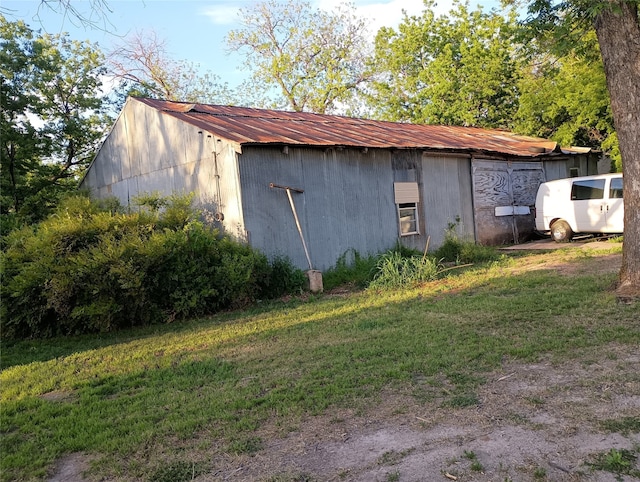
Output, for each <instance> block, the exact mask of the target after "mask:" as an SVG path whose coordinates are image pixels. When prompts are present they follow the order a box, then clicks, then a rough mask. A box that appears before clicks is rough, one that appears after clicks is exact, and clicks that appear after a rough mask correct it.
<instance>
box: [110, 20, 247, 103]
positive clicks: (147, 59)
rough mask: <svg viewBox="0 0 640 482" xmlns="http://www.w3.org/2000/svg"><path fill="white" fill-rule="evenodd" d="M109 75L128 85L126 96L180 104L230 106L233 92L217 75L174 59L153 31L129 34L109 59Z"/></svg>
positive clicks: (232, 100)
mask: <svg viewBox="0 0 640 482" xmlns="http://www.w3.org/2000/svg"><path fill="white" fill-rule="evenodd" d="M108 64H109V70H110V72H111V73H112V74H113V75H114V76H115V77H116V78H119V79H121V80H122V81H124V82H125V84H126V85H128V86H129V93H131V94H133V95H141V96H145V97H155V98H161V99H167V100H174V101H182V102H199V103H203V104H233V103H235V102H234V98H233V93H232V92H231V90H230V89H229V88H228V86H227V85H226V84H221V83H220V79H219V77H218V76H217V75H215V74H213V73H211V72H206V73H204V74H202V73H200V71H199V69H198V66H197V65H195V64H193V63H191V62H187V61H182V60H175V59H173V58H172V57H171V54H170V53H169V51H168V48H167V45H166V41H165V40H164V39H161V38H159V37H158V35H157V34H156V33H155V32H154V31H146V32H144V31H140V32H134V33H133V34H131V35H129V36H128V37H127V38H126V39H125V40H124V41H123V42H122V43H121V44H120V45H119V46H117V47H115V48H114V49H113V51H112V52H111V53H110V54H109V56H108Z"/></svg>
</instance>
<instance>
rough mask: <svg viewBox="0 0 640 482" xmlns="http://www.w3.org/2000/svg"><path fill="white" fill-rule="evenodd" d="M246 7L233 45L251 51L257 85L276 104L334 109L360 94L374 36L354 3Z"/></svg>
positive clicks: (248, 62) (272, 1) (230, 39)
mask: <svg viewBox="0 0 640 482" xmlns="http://www.w3.org/2000/svg"><path fill="white" fill-rule="evenodd" d="M240 12H241V13H240V25H241V27H240V28H238V29H235V30H232V31H231V32H230V33H229V34H228V36H227V45H228V48H229V51H231V52H233V51H238V52H241V53H243V54H244V55H245V67H246V68H247V69H248V70H249V71H250V72H251V76H252V78H251V82H250V83H251V84H253V86H252V87H253V88H255V87H256V86H257V87H258V89H257V90H258V92H260V91H261V92H262V93H263V94H264V93H265V92H273V93H274V95H275V96H276V99H275V102H274V104H275V106H279V107H287V108H290V109H293V110H295V111H313V112H317V113H330V112H334V111H336V110H337V109H339V108H340V107H341V105H343V104H351V103H352V102H353V101H354V98H357V93H358V88H359V87H360V86H361V85H362V84H363V83H364V82H365V80H366V77H365V61H366V59H367V57H368V51H367V45H368V42H367V38H366V25H365V22H364V20H363V19H361V18H358V17H356V16H355V15H354V13H353V7H351V6H349V5H346V4H344V5H342V6H341V7H340V8H338V10H336V11H335V12H333V13H327V12H324V11H322V10H314V9H313V8H312V7H311V4H310V3H308V2H299V1H297V0H288V1H287V2H286V3H281V2H278V1H276V0H268V1H265V2H262V3H259V4H257V5H254V6H252V7H250V8H249V7H248V8H244V9H241V10H240ZM267 97H269V95H267Z"/></svg>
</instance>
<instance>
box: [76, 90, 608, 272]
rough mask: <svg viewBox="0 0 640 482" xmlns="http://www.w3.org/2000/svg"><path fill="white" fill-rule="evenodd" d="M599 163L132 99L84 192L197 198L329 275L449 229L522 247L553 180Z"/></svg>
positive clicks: (415, 128)
mask: <svg viewBox="0 0 640 482" xmlns="http://www.w3.org/2000/svg"><path fill="white" fill-rule="evenodd" d="M597 164H598V157H597V155H595V154H594V153H592V152H591V151H590V150H589V149H586V148H570V149H562V148H560V146H558V145H557V144H556V143H555V142H553V141H549V140H545V139H539V138H532V137H524V136H519V135H515V134H513V133H510V132H508V131H503V130H492V129H479V128H471V127H450V126H431V125H413V124H404V123H393V122H382V121H374V120H365V119H354V118H348V117H342V116H330V115H319V114H311V113H300V112H281V111H275V110H264V109H252V108H243V107H228V106H214V105H201V104H187V103H179V102H169V101H162V100H153V99H143V98H129V99H128V100H127V102H126V104H125V106H124V108H123V110H122V112H121V113H120V115H119V117H118V119H117V120H116V122H115V124H114V125H113V127H112V129H111V131H110V133H109V135H108V136H107V138H106V140H105V141H104V143H103V144H102V146H101V148H100V150H99V151H98V153H97V155H96V157H95V159H94V160H93V162H92V164H91V166H90V167H89V169H88V171H87V173H86V175H85V177H84V179H83V181H82V183H81V188H85V189H88V190H89V191H90V192H91V193H92V195H93V196H94V197H98V198H104V197H108V196H115V197H117V198H118V199H120V201H121V202H122V203H124V204H125V205H126V204H128V203H130V202H131V200H132V199H133V198H134V197H135V196H138V195H140V194H143V193H150V192H160V193H161V194H165V195H169V194H172V193H190V192H193V193H195V199H196V202H197V204H198V206H199V207H200V208H201V209H202V210H203V212H204V213H205V218H206V220H208V221H209V222H211V223H212V224H214V225H215V226H216V227H218V228H220V229H221V231H222V232H224V233H225V234H228V235H230V236H231V237H233V238H235V239H237V240H240V241H244V242H248V243H249V244H251V245H252V246H253V247H255V248H257V249H259V250H261V251H262V252H264V253H265V254H267V255H268V256H270V257H272V258H273V257H275V256H286V257H288V258H289V259H291V261H292V262H293V263H294V264H295V265H296V266H298V267H300V268H302V269H308V268H310V267H312V268H313V269H317V270H326V269H328V268H330V267H331V266H334V265H335V263H336V261H337V260H338V259H339V258H340V257H341V256H343V255H345V254H346V255H347V257H348V256H350V255H352V254H353V253H355V252H358V253H360V254H362V255H367V254H375V253H379V252H382V251H385V250H387V249H389V248H391V247H393V246H394V245H395V244H396V243H398V242H399V243H401V244H402V245H404V246H407V247H410V248H415V249H418V250H424V249H425V246H426V245H427V242H428V243H429V247H430V249H435V248H437V247H438V246H440V245H441V244H442V243H443V241H444V239H445V233H446V232H447V230H449V229H453V230H455V232H456V234H457V235H458V236H459V237H460V238H462V239H468V240H473V241H475V242H477V243H480V244H484V245H503V244H513V243H519V242H523V241H525V240H527V239H528V238H530V237H531V235H532V233H533V232H534V216H533V213H532V211H531V207H532V206H533V205H534V204H535V196H536V191H537V189H538V186H539V185H540V183H541V182H543V181H548V180H553V179H558V178H563V177H571V176H577V175H589V174H596V173H597V170H598V167H597ZM310 265H311V266H310Z"/></svg>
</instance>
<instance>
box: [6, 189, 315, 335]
mask: <svg viewBox="0 0 640 482" xmlns="http://www.w3.org/2000/svg"><path fill="white" fill-rule="evenodd" d="M120 211H121V210H120V209H119V208H118V206H116V205H114V204H113V203H107V204H106V205H103V206H100V205H98V204H97V203H95V202H92V201H90V200H89V199H87V198H85V197H81V196H76V197H74V198H70V199H68V200H66V201H64V202H63V203H61V204H60V206H59V208H58V210H57V211H56V212H55V213H54V214H53V215H52V216H50V217H49V218H48V219H47V220H46V221H44V222H42V223H40V224H38V225H36V226H33V227H25V228H22V229H18V230H15V231H14V232H12V233H11V234H10V235H8V236H7V238H6V246H7V247H6V249H5V250H4V251H3V253H2V270H3V271H2V277H3V283H2V286H1V288H0V289H1V295H2V300H3V303H2V313H1V318H2V321H1V323H2V325H1V327H2V332H3V336H8V337H21V338H22V337H33V336H37V337H44V336H54V335H58V334H63V335H64V334H76V333H85V332H97V331H110V330H114V329H117V328H121V327H126V326H132V325H142V324H149V323H158V322H163V321H172V320H174V319H180V318H186V317H191V316H199V315H204V314H207V313H213V312H215V311H219V310H223V309H227V308H232V307H236V306H241V305H243V304H245V303H249V302H251V301H253V300H255V299H256V298H263V297H265V296H274V295H275V296H279V295H280V294H283V292H284V291H287V290H294V289H299V287H300V286H302V281H300V279H302V280H304V277H303V274H302V272H301V271H299V270H295V268H293V267H292V266H291V264H290V263H288V264H287V262H286V261H284V260H276V261H274V263H273V265H270V264H269V262H268V260H267V258H266V256H264V255H263V254H261V253H259V252H257V251H255V250H253V249H252V248H250V247H249V246H247V245H243V244H239V243H236V242H234V241H232V240H230V239H228V238H226V237H221V236H220V235H219V233H218V232H217V231H215V230H212V229H210V228H209V227H207V226H205V225H204V224H202V223H201V222H199V221H197V220H196V218H197V212H196V211H194V210H193V209H192V208H191V206H190V200H188V199H187V198H185V197H171V198H167V199H165V200H162V209H155V210H153V209H143V210H140V211H139V212H132V213H128V214H125V213H122V212H120Z"/></svg>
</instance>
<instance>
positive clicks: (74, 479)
mask: <svg viewBox="0 0 640 482" xmlns="http://www.w3.org/2000/svg"><path fill="white" fill-rule="evenodd" d="M543 260H544V257H543V256H540V257H536V256H533V257H527V258H526V259H525V260H523V263H518V266H517V267H516V268H514V269H515V270H519V271H526V270H534V269H549V268H553V269H557V270H558V271H559V272H560V273H564V274H566V275H567V276H570V275H572V274H574V273H576V270H577V271H580V272H582V273H584V270H588V272H603V273H604V272H612V271H615V270H618V269H619V267H620V262H621V257H620V255H603V256H598V257H597V258H594V259H592V260H591V261H590V262H589V263H577V264H576V263H571V262H567V263H557V264H556V265H553V266H550V265H549V264H546V263H544V261H543ZM486 379H487V383H486V384H484V385H482V386H481V387H480V388H479V390H478V392H477V395H478V398H479V400H480V404H479V405H474V406H472V407H466V408H455V409H451V408H443V407H442V404H441V402H440V401H438V399H437V397H435V398H431V399H429V401H427V402H425V401H420V400H418V399H416V397H415V396H414V395H413V394H411V393H408V392H407V393H400V392H392V391H388V392H385V393H380V394H379V397H378V399H377V400H376V401H375V405H374V406H369V407H360V408H358V409H353V410H342V411H332V412H330V413H326V414H324V415H322V416H317V417H310V418H307V419H304V420H298V421H296V422H295V424H294V426H292V427H290V428H289V429H284V428H283V427H282V426H280V425H278V424H277V423H276V422H275V421H274V423H273V424H272V425H271V426H269V425H267V426H265V427H262V428H261V429H260V430H259V431H258V432H257V433H256V434H255V435H256V437H259V438H260V439H261V440H262V441H263V446H262V448H261V449H260V450H259V451H258V452H257V453H255V454H253V455H241V456H232V455H229V454H227V453H225V452H223V451H222V450H221V449H220V448H217V447H216V446H215V442H213V441H212V442H211V443H212V445H213V447H212V448H211V449H210V450H209V452H208V457H209V459H210V461H211V467H213V469H212V470H211V471H208V472H207V473H203V474H200V475H198V476H197V477H195V478H194V480H196V481H198V482H206V481H225V480H236V481H272V482H275V481H291V482H293V481H311V480H313V481H363V482H365V481H366V482H369V481H447V480H458V481H460V482H466V481H480V482H488V481H496V482H504V481H513V482H521V481H522V482H527V481H569V482H572V481H602V482H609V481H618V480H623V481H631V480H639V479H637V478H633V477H631V476H629V475H616V474H613V473H610V472H606V471H602V470H596V469H595V468H594V467H593V466H592V465H591V464H592V462H593V461H594V460H595V458H594V457H595V455H596V454H602V453H605V452H609V451H610V450H611V449H616V450H622V449H626V450H632V451H635V453H636V454H637V453H639V452H640V433H638V431H637V422H636V425H635V429H634V430H630V431H625V430H623V431H622V432H620V433H616V432H611V431H609V430H607V429H606V428H605V427H604V426H603V425H602V421H605V420H611V419H616V420H620V419H622V418H623V417H630V418H631V419H634V420H638V419H640V348H639V347H632V346H619V345H611V346H607V347H605V348H604V349H603V350H601V351H599V352H597V353H592V352H588V351H584V352H579V353H576V357H575V358H574V359H573V360H571V361H567V362H562V363H559V364H558V363H554V362H553V360H551V359H549V360H542V361H539V362H537V363H530V364H527V363H515V362H510V361H508V360H507V361H505V363H504V365H503V366H502V367H501V369H500V370H498V371H496V372H494V373H491V374H488V375H487V376H486ZM418 382H419V381H418ZM200 455H201V454H200ZM635 462H636V463H635V466H636V468H638V469H640V460H636V461H635ZM88 468H89V461H88V460H87V458H86V457H84V456H83V455H82V454H73V455H71V456H69V457H67V458H66V459H63V460H61V461H60V463H59V465H58V466H57V469H56V473H55V475H54V476H53V477H52V478H51V479H50V480H51V481H65V482H81V481H84V480H92V477H91V476H86V477H88V478H87V479H85V478H83V477H85V476H83V472H84V471H86V470H87V469H88ZM102 480H104V479H102ZM119 480H125V479H119Z"/></svg>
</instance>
